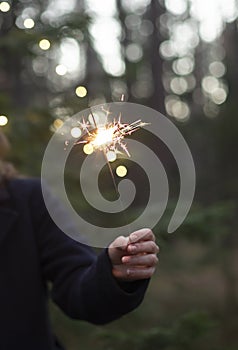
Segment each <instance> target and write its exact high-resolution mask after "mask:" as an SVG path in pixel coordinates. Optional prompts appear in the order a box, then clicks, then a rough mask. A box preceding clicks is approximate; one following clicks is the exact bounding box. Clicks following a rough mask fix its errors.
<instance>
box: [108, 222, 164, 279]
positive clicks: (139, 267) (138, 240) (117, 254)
mask: <svg viewBox="0 0 238 350" xmlns="http://www.w3.org/2000/svg"><path fill="white" fill-rule="evenodd" d="M158 252H159V247H158V246H157V245H156V243H155V236H154V234H153V232H152V231H151V230H150V229H146V228H145V229H141V230H139V231H135V232H133V233H131V234H130V236H129V237H124V236H120V237H118V238H116V239H115V240H114V241H113V242H112V243H111V244H110V246H109V248H108V253H109V257H110V260H111V262H112V274H113V276H114V277H115V278H117V279H118V280H120V281H136V280H141V279H146V278H150V277H151V276H152V275H153V273H154V272H155V266H156V264H157V262H158V258H157V253H158Z"/></svg>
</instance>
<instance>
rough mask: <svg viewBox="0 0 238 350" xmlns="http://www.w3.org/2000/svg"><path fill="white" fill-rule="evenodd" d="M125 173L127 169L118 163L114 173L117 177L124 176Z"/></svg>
mask: <svg viewBox="0 0 238 350" xmlns="http://www.w3.org/2000/svg"><path fill="white" fill-rule="evenodd" d="M127 173H128V170H127V168H126V167H125V166H124V165H119V166H118V167H117V169H116V174H117V176H119V177H125V176H126V175H127Z"/></svg>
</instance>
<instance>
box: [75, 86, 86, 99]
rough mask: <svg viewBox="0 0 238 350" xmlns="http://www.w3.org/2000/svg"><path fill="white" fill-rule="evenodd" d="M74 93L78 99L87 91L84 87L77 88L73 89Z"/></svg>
mask: <svg viewBox="0 0 238 350" xmlns="http://www.w3.org/2000/svg"><path fill="white" fill-rule="evenodd" d="M75 93H76V95H77V96H78V97H81V98H83V97H85V96H86V95H87V93H88V91H87V89H86V87H85V86H78V87H77V88H76V89H75Z"/></svg>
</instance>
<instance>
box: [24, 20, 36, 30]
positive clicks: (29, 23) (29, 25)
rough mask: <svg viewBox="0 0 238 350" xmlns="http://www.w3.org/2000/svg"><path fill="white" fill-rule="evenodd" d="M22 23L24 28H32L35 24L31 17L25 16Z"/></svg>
mask: <svg viewBox="0 0 238 350" xmlns="http://www.w3.org/2000/svg"><path fill="white" fill-rule="evenodd" d="M23 25H24V27H25V28H26V29H32V28H34V26H35V22H34V20H33V19H32V18H26V19H25V20H24V22H23Z"/></svg>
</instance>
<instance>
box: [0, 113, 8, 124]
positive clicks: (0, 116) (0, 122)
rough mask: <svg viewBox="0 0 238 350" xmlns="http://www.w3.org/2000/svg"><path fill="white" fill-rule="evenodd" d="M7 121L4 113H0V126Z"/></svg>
mask: <svg viewBox="0 0 238 350" xmlns="http://www.w3.org/2000/svg"><path fill="white" fill-rule="evenodd" d="M7 123H8V118H7V117H6V116H5V115H0V126H5V125H7Z"/></svg>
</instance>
